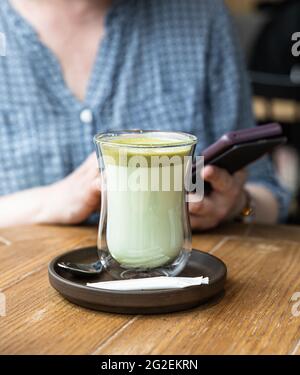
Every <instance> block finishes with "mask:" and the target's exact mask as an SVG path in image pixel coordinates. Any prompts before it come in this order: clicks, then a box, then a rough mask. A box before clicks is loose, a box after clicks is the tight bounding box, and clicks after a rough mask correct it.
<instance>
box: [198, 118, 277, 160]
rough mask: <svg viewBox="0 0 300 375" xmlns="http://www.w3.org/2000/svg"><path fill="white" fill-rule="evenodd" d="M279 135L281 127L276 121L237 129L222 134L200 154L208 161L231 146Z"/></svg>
mask: <svg viewBox="0 0 300 375" xmlns="http://www.w3.org/2000/svg"><path fill="white" fill-rule="evenodd" d="M279 136H282V127H281V125H280V124H277V123H272V124H267V125H261V126H257V127H255V128H249V129H242V130H237V131H233V132H229V133H226V134H224V135H223V136H222V137H221V138H220V139H219V140H218V141H217V142H215V143H213V144H212V145H211V146H209V147H207V148H206V149H205V150H203V152H202V155H203V156H204V158H205V161H206V162H208V161H210V160H212V159H215V158H216V157H217V156H218V155H221V154H223V153H224V152H225V151H226V150H228V149H230V148H231V147H232V146H235V145H240V144H242V143H249V142H252V141H260V140H263V139H270V138H275V137H279Z"/></svg>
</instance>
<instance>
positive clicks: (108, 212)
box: [94, 130, 197, 279]
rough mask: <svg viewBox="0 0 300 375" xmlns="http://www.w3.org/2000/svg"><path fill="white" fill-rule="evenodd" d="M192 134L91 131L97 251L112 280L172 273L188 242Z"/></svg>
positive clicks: (185, 256) (180, 263)
mask: <svg viewBox="0 0 300 375" xmlns="http://www.w3.org/2000/svg"><path fill="white" fill-rule="evenodd" d="M196 141H197V138H196V137H194V136H192V135H190V134H186V133H180V132H162V131H142V130H136V131H118V132H112V133H102V134H97V135H96V136H95V137H94V142H95V145H96V148H97V154H98V162H99V167H100V171H101V185H102V186H101V211H100V222H99V234H98V244H97V245H98V252H99V256H100V260H101V262H102V264H103V265H104V267H105V269H106V270H107V271H108V272H109V273H110V274H111V275H112V276H113V277H114V278H115V279H124V278H125V279H127V278H138V277H150V276H175V275H177V274H178V273H179V272H181V270H182V269H183V268H184V267H185V265H186V263H187V261H188V258H189V255H190V252H191V250H192V247H191V229H190V223H189V216H188V207H187V199H186V197H187V190H186V179H187V176H188V175H189V174H190V171H191V165H192V157H193V154H194V149H195V144H196Z"/></svg>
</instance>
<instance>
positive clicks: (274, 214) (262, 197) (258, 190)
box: [246, 184, 279, 224]
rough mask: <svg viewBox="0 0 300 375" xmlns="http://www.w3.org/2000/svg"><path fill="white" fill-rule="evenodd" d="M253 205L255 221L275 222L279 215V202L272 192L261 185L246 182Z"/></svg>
mask: <svg viewBox="0 0 300 375" xmlns="http://www.w3.org/2000/svg"><path fill="white" fill-rule="evenodd" d="M246 189H247V191H248V192H249V193H250V195H251V197H252V199H253V203H254V206H255V222H257V223H263V224H275V223H276V222H277V221H278V217H279V204H278V202H277V200H276V198H275V197H274V195H273V194H272V192H271V191H270V190H269V189H267V188H265V187H264V186H262V185H256V184H247V185H246Z"/></svg>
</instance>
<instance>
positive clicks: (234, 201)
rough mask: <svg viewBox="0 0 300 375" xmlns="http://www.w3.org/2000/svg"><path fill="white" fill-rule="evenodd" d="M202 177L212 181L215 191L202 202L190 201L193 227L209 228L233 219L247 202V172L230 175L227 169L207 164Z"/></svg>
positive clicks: (199, 228)
mask: <svg viewBox="0 0 300 375" xmlns="http://www.w3.org/2000/svg"><path fill="white" fill-rule="evenodd" d="M202 178H203V179H204V180H205V181H207V182H210V184H211V185H212V188H213V191H212V192H211V194H210V195H208V196H205V197H204V199H203V200H202V201H201V202H190V203H189V212H190V221H191V226H192V229H194V230H207V229H211V228H214V227H216V226H217V225H219V224H220V223H221V222H222V221H225V220H230V219H233V218H234V217H235V216H237V215H238V214H239V213H240V212H241V211H242V209H243V207H244V206H245V204H246V199H247V198H246V194H245V190H244V189H243V187H244V184H245V180H246V172H245V171H239V172H237V173H235V174H234V175H230V174H229V173H228V172H227V171H226V170H224V169H220V168H217V167H213V166H206V167H204V168H203V170H202Z"/></svg>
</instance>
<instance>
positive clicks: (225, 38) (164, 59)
mask: <svg viewBox="0 0 300 375" xmlns="http://www.w3.org/2000/svg"><path fill="white" fill-rule="evenodd" d="M105 27H106V33H105V37H104V39H103V40H102V42H101V46H100V48H99V51H98V56H97V59H96V62H95V65H94V69H93V72H92V75H91V77H90V81H89V86H88V90H87V93H86V97H85V100H84V101H83V102H80V101H79V100H78V99H76V98H75V97H74V95H73V94H72V93H71V91H70V90H69V88H68V87H67V86H66V83H65V81H64V79H63V75H62V71H61V68H60V65H59V63H58V61H57V59H56V57H55V56H54V55H53V53H52V52H51V51H50V50H49V49H48V48H47V47H46V46H45V45H43V43H42V42H41V41H40V40H39V38H38V35H37V33H36V32H35V30H34V29H33V28H32V26H31V25H30V24H29V23H28V22H26V21H25V20H24V19H23V18H22V17H21V16H20V15H19V14H18V13H17V12H16V11H15V10H14V9H13V8H12V6H11V5H10V4H9V1H8V0H1V5H0V32H3V33H5V34H6V38H7V43H6V44H7V56H6V57H0V141H1V143H0V195H5V194H10V193H13V192H16V191H20V190H23V189H29V188H32V187H35V186H42V185H47V184H51V183H53V182H55V181H57V180H60V179H62V178H64V177H65V176H66V175H68V174H69V173H70V172H71V171H73V170H74V169H75V168H77V167H78V166H79V165H80V164H81V163H82V162H83V161H84V160H85V158H86V157H87V156H88V155H89V154H90V153H91V152H92V151H93V149H94V146H93V142H92V138H93V135H94V134H95V133H97V132H103V131H106V130H107V129H130V128H144V129H161V130H174V131H176V130H181V131H186V132H189V133H193V134H194V135H196V136H197V137H198V140H199V142H198V147H197V151H198V153H200V152H201V150H202V149H203V148H204V147H206V146H208V145H209V144H211V143H212V142H214V141H215V140H216V139H218V138H219V137H220V136H221V135H222V134H223V133H225V132H228V131H231V130H234V129H240V128H246V127H252V126H254V120H253V116H252V113H251V105H250V102H251V101H250V94H249V88H248V83H247V77H246V76H245V73H244V70H243V64H242V61H241V56H240V54H239V51H238V49H237V43H236V40H235V38H236V37H235V34H234V30H233V28H232V24H231V21H230V17H229V15H228V12H227V10H226V9H225V6H224V4H223V2H222V1H220V0H209V1H208V0H186V1H183V0H151V1H148V0H118V1H115V2H114V5H113V6H112V7H111V9H110V11H109V12H108V14H107V16H106V22H105ZM249 180H250V181H253V182H256V183H258V184H261V185H264V186H266V187H267V188H268V189H270V190H271V191H272V192H273V193H274V195H275V196H276V197H277V199H278V200H279V202H280V206H281V207H280V218H281V220H283V219H284V218H285V216H286V214H287V208H288V201H289V196H288V194H287V192H286V191H285V190H284V189H283V188H282V187H281V186H280V185H279V183H278V181H277V180H276V178H275V176H274V172H273V170H272V166H271V163H270V162H269V161H268V160H266V159H264V160H261V161H259V162H257V163H255V164H254V165H253V166H252V167H250V168H249Z"/></svg>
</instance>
